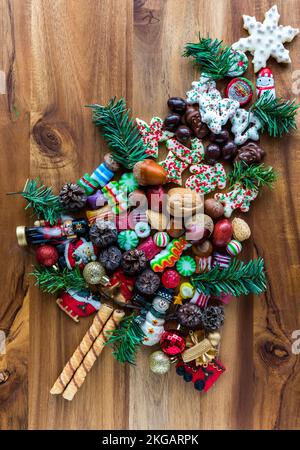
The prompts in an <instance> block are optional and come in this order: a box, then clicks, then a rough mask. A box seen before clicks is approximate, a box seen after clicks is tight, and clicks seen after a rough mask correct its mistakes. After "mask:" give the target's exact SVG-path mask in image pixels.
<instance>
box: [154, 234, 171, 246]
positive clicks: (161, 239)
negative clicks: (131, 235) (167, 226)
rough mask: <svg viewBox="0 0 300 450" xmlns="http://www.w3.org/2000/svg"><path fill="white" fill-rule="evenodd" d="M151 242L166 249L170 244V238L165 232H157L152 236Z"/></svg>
mask: <svg viewBox="0 0 300 450" xmlns="http://www.w3.org/2000/svg"><path fill="white" fill-rule="evenodd" d="M153 241H154V243H155V244H156V245H157V246H158V247H166V246H167V245H168V243H169V242H170V236H169V235H168V233H167V232H166V231H158V232H157V233H155V235H154V236H153Z"/></svg>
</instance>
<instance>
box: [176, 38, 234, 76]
mask: <svg viewBox="0 0 300 450" xmlns="http://www.w3.org/2000/svg"><path fill="white" fill-rule="evenodd" d="M222 42H223V41H221V40H219V39H214V40H212V39H211V38H201V36H200V35H199V42H198V43H194V44H193V43H188V44H186V46H185V50H184V53H183V56H185V57H190V56H191V57H192V58H193V59H194V61H195V63H196V64H197V65H199V66H201V68H202V70H203V72H205V74H206V75H207V76H209V77H210V78H213V79H214V80H219V79H222V78H224V77H225V76H226V75H227V74H228V72H229V71H230V69H231V67H232V64H233V61H232V59H233V58H234V54H233V52H232V49H231V48H230V47H227V46H224V45H222Z"/></svg>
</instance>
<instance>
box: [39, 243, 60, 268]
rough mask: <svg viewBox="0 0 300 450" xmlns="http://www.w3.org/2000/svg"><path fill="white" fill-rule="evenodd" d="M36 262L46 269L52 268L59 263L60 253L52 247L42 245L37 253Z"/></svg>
mask: <svg viewBox="0 0 300 450" xmlns="http://www.w3.org/2000/svg"><path fill="white" fill-rule="evenodd" d="M35 257H36V260H37V262H38V263H39V264H41V265H42V266H45V267H51V266H53V265H54V264H56V263H57V261H58V251H57V249H56V248H55V247H53V246H52V245H42V246H41V247H38V248H37V249H36V252H35Z"/></svg>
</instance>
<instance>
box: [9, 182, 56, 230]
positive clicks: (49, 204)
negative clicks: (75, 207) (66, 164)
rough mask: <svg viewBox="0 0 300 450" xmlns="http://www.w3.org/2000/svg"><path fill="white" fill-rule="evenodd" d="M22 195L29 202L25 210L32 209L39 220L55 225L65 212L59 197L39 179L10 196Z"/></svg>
mask: <svg viewBox="0 0 300 450" xmlns="http://www.w3.org/2000/svg"><path fill="white" fill-rule="evenodd" d="M16 194H20V195H22V197H24V198H25V200H27V202H28V204H27V205H26V207H25V209H28V208H32V209H33V210H34V213H35V215H36V216H37V217H38V218H39V219H44V220H46V221H49V222H50V224H51V225H53V224H55V223H56V222H57V221H58V219H59V217H60V215H61V213H62V212H63V208H62V205H61V203H60V201H59V197H58V196H57V195H54V194H53V191H52V188H51V187H46V186H44V185H42V184H40V181H39V180H38V179H35V180H30V179H28V180H27V181H26V184H25V186H24V189H23V191H21V192H10V193H8V195H16Z"/></svg>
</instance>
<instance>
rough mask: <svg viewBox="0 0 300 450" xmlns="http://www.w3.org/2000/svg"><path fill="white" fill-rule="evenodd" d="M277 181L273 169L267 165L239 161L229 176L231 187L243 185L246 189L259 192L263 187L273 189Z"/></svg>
mask: <svg viewBox="0 0 300 450" xmlns="http://www.w3.org/2000/svg"><path fill="white" fill-rule="evenodd" d="M276 179H277V174H276V172H275V171H274V169H273V167H271V166H266V165H265V164H250V165H247V164H246V163H244V162H242V161H239V162H236V163H235V164H234V166H233V170H232V171H231V172H230V173H229V174H228V181H229V187H230V188H232V187H233V186H234V184H236V183H241V184H242V185H243V186H244V187H245V188H246V189H251V190H253V189H255V190H258V189H259V188H260V187H262V186H268V187H270V188H271V187H272V185H273V183H274V182H275V181H276Z"/></svg>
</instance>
